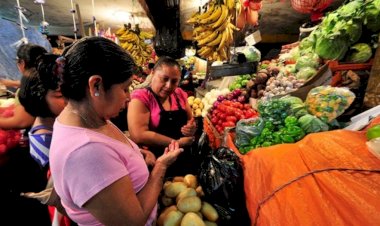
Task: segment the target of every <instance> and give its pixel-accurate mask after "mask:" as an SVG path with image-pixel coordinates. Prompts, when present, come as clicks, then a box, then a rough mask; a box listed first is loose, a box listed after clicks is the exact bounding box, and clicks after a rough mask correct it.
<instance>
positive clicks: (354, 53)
mask: <svg viewBox="0 0 380 226" xmlns="http://www.w3.org/2000/svg"><path fill="white" fill-rule="evenodd" d="M371 57H372V49H371V47H370V46H369V45H368V44H366V43H357V44H355V45H353V46H351V48H350V51H349V52H348V55H347V58H346V61H347V62H352V63H364V62H367V61H368V60H369V59H370V58H371Z"/></svg>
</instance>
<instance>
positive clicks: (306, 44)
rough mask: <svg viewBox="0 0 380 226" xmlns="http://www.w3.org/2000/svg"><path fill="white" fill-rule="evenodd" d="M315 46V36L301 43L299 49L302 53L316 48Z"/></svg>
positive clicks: (310, 36)
mask: <svg viewBox="0 0 380 226" xmlns="http://www.w3.org/2000/svg"><path fill="white" fill-rule="evenodd" d="M314 45H315V38H314V35H309V36H308V37H306V38H304V39H302V40H301V41H300V44H299V48H300V50H301V51H302V50H304V49H308V48H314Z"/></svg>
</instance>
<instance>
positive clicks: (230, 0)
mask: <svg viewBox="0 0 380 226" xmlns="http://www.w3.org/2000/svg"><path fill="white" fill-rule="evenodd" d="M225 5H226V6H227V8H228V10H233V9H234V8H235V0H226V4H225Z"/></svg>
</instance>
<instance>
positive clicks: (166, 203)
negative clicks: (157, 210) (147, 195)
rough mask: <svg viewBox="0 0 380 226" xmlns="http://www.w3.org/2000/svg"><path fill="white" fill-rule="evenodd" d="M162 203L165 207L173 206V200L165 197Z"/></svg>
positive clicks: (162, 198)
mask: <svg viewBox="0 0 380 226" xmlns="http://www.w3.org/2000/svg"><path fill="white" fill-rule="evenodd" d="M161 202H162V204H164V206H170V205H172V204H173V199H172V198H169V197H167V196H165V195H164V196H162V197H161Z"/></svg>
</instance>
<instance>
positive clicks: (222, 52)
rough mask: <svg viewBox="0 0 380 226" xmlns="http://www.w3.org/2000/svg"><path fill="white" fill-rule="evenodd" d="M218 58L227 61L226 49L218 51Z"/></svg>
mask: <svg viewBox="0 0 380 226" xmlns="http://www.w3.org/2000/svg"><path fill="white" fill-rule="evenodd" d="M218 53H219V56H220V57H221V58H222V59H223V60H227V59H228V57H227V52H226V48H221V49H220V50H219V51H218Z"/></svg>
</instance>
